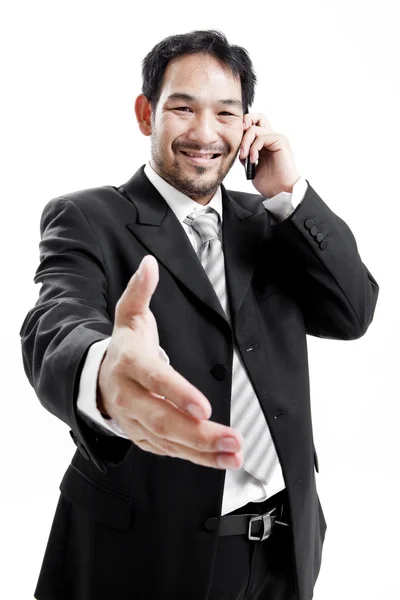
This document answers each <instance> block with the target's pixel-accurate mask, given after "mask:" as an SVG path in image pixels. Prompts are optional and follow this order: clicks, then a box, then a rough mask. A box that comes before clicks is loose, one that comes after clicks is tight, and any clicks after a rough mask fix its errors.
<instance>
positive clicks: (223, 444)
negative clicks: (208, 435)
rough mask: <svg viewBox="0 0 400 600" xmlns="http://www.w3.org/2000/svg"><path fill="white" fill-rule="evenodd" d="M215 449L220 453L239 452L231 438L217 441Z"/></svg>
mask: <svg viewBox="0 0 400 600" xmlns="http://www.w3.org/2000/svg"><path fill="white" fill-rule="evenodd" d="M217 449H218V450H220V451H221V452H224V451H225V452H237V451H238V450H239V444H238V442H237V440H236V439H235V438H233V437H227V438H222V440H219V441H218V444H217Z"/></svg>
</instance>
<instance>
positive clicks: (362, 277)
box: [20, 31, 379, 600]
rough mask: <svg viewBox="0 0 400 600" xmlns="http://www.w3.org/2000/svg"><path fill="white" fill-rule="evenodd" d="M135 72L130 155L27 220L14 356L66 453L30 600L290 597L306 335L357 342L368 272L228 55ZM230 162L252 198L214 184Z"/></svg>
mask: <svg viewBox="0 0 400 600" xmlns="http://www.w3.org/2000/svg"><path fill="white" fill-rule="evenodd" d="M142 76H143V87H142V93H141V94H140V95H139V96H138V97H137V99H136V102H135V113H136V118H137V122H138V126H139V129H140V131H141V133H142V134H143V135H146V136H149V137H150V141H151V152H150V158H149V160H148V162H147V163H146V164H145V165H143V166H142V167H140V168H139V170H138V171H137V172H136V173H135V174H134V175H133V176H132V177H131V179H129V181H128V182H127V183H125V184H123V185H120V186H103V187H95V188H91V189H86V190H82V191H78V192H74V193H68V194H66V195H64V196H60V197H58V198H55V199H52V200H50V201H49V202H48V203H47V204H46V205H45V207H44V209H43V213H42V217H41V223H40V230H41V241H40V264H39V266H38V268H37V271H36V274H35V277H34V281H35V282H37V283H42V287H41V289H40V292H39V298H38V300H37V302H36V304H35V306H34V307H33V308H32V309H31V310H29V312H28V314H27V315H26V317H25V319H24V322H23V324H22V326H21V330H20V336H21V343H22V355H23V363H24V369H25V372H26V375H27V377H28V379H29V382H30V383H31V385H32V386H33V388H34V390H35V393H36V395H37V396H38V398H39V400H40V401H41V403H42V404H43V405H44V406H45V408H46V409H47V410H49V411H50V412H51V413H53V414H54V415H55V416H57V417H58V418H60V419H62V420H63V421H64V422H65V423H66V424H67V425H68V427H69V430H70V432H69V433H70V434H71V437H72V439H73V441H74V443H75V444H76V446H77V450H76V452H75V455H74V456H73V458H72V461H71V464H70V465H69V466H68V468H67V470H66V472H65V475H64V477H63V479H62V482H61V484H60V490H61V494H60V497H59V501H58V505H57V508H56V512H55V516H54V521H53V525H52V528H51V532H50V536H49V540H48V544H47V548H46V551H45V555H44V559H43V564H42V568H41V571H40V575H39V580H38V583H37V587H36V591H35V597H36V598H37V599H38V600H106V599H107V600H109V599H110V598H115V599H118V600H145V599H146V600H160V599H161V598H163V599H164V598H165V599H171V600H189V599H190V600H244V599H245V600H310V599H311V598H312V597H313V590H314V585H315V581H316V579H317V577H318V574H319V570H320V565H321V557H322V547H323V543H324V538H325V532H326V521H325V518H324V514H323V511H322V507H321V504H320V501H319V498H318V494H317V490H316V472H318V458H317V453H316V450H315V447H314V441H313V431H312V419H311V411H310V388H309V372H308V362H307V344H306V335H307V334H308V335H313V336H317V337H320V338H330V339H340V340H353V339H357V338H360V337H361V336H362V335H364V334H365V332H366V331H367V329H368V327H369V325H370V323H371V321H372V319H373V315H374V311H375V306H376V302H377V298H378V292H379V288H378V284H377V282H376V281H375V279H374V278H373V276H372V275H371V273H370V272H369V271H368V269H367V268H366V266H365V265H364V264H363V262H362V260H361V258H360V255H359V253H358V249H357V245H356V241H355V239H354V236H353V234H352V232H351V230H350V229H349V227H348V226H347V224H346V223H345V222H344V221H343V220H342V219H341V218H340V217H339V216H337V215H336V214H335V213H334V212H333V211H332V210H331V209H330V208H329V207H328V206H327V205H326V204H325V203H324V201H323V200H322V198H321V197H320V196H319V195H318V193H317V192H316V191H315V190H314V189H313V187H312V186H311V185H310V183H309V182H308V181H307V180H305V179H304V178H303V177H302V176H301V174H300V173H299V171H298V169H297V166H296V162H295V158H294V156H293V153H292V150H291V147H290V144H289V141H288V139H287V137H286V136H284V135H282V134H280V133H276V132H275V131H274V130H273V128H272V126H271V123H270V122H269V120H268V119H267V117H266V116H265V115H264V114H262V113H253V112H251V110H250V107H251V106H252V103H253V100H254V88H255V83H256V76H255V74H254V71H253V66H252V63H251V60H250V58H249V56H248V53H247V52H246V51H245V50H244V49H243V48H241V47H239V46H235V45H230V44H229V43H228V41H227V40H226V38H225V36H224V35H223V34H222V33H221V32H218V31H193V32H190V33H188V34H183V35H176V36H171V37H169V38H166V39H164V40H162V41H161V42H160V43H159V44H157V45H156V46H155V47H154V48H153V49H152V50H151V52H149V53H148V54H147V56H146V57H145V58H144V60H143V64H142ZM248 157H249V158H250V162H251V164H253V165H255V177H254V179H253V185H254V188H255V190H254V193H243V192H237V191H230V190H227V189H226V188H225V187H224V185H223V180H224V178H225V177H226V175H227V173H228V172H229V170H230V169H231V167H232V166H233V164H234V163H235V161H236V160H237V159H238V160H239V161H240V162H241V163H242V165H243V166H245V161H246V159H247V158H248ZM243 177H245V170H244V169H243ZM51 451H52V452H56V449H55V448H52V449H51ZM338 576H340V574H339V575H338Z"/></svg>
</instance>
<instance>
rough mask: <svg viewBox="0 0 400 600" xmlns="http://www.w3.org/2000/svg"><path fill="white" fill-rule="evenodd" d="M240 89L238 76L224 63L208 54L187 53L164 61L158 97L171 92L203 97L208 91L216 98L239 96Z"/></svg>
mask: <svg viewBox="0 0 400 600" xmlns="http://www.w3.org/2000/svg"><path fill="white" fill-rule="evenodd" d="M241 89H242V86H241V82H240V79H239V77H237V78H236V77H235V76H234V74H233V73H232V71H231V70H230V68H229V67H228V66H227V65H225V64H223V63H221V62H219V61H218V60H217V59H216V58H214V57H213V56H210V55H208V54H190V55H186V56H180V57H179V58H175V59H173V60H172V61H171V62H170V63H168V66H167V68H166V70H165V73H164V78H163V85H162V89H161V97H160V100H161V101H164V100H165V99H166V98H167V97H168V96H169V95H170V94H172V93H175V92H187V93H191V94H193V95H195V96H197V97H199V98H200V99H204V100H205V99H206V98H208V99H209V98H210V95H212V97H215V98H216V99H217V98H222V97H224V96H226V95H228V96H229V97H232V98H236V99H237V100H241V99H242V92H241ZM228 96H226V97H228Z"/></svg>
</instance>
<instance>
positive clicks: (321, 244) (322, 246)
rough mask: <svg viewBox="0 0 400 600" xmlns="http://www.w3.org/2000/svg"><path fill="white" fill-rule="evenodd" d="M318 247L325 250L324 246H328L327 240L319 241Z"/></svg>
mask: <svg viewBox="0 0 400 600" xmlns="http://www.w3.org/2000/svg"><path fill="white" fill-rule="evenodd" d="M319 247H320V248H321V250H325V248H327V247H328V240H324V241H323V242H321V243H320V245H319Z"/></svg>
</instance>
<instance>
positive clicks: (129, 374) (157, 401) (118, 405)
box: [98, 255, 243, 469]
mask: <svg viewBox="0 0 400 600" xmlns="http://www.w3.org/2000/svg"><path fill="white" fill-rule="evenodd" d="M157 284H158V263H157V261H156V259H155V258H154V257H153V256H151V255H150V256H149V255H148V256H145V258H144V259H143V260H142V263H141V276H140V277H139V276H138V271H137V272H136V273H135V274H134V275H133V276H132V277H131V279H130V281H129V282H128V285H127V287H126V289H125V290H124V292H123V294H122V296H121V297H120V298H119V300H118V302H117V305H116V309H115V323H114V329H113V332H112V336H111V340H110V343H109V345H108V348H107V351H106V353H105V358H104V360H103V362H102V364H101V367H100V373H99V386H98V387H99V391H100V395H99V398H98V407H99V408H100V410H101V411H102V412H105V413H106V414H108V415H109V416H111V417H112V418H113V419H114V420H115V421H116V422H117V423H118V424H119V425H120V427H121V428H122V429H123V431H124V432H125V433H126V435H127V436H128V437H129V438H130V439H131V440H132V441H133V442H134V443H135V444H136V445H137V446H139V448H141V449H142V450H147V451H148V452H152V453H154V454H160V455H164V456H165V455H167V456H172V457H174V458H182V459H186V460H189V461H191V462H193V463H197V464H199V465H204V466H207V467H214V468H223V469H226V468H233V469H237V468H239V467H240V466H241V465H242V463H243V456H242V453H241V452H240V450H241V448H242V446H243V437H242V436H241V434H240V433H239V432H237V431H235V430H233V429H231V428H230V427H228V426H226V425H222V424H220V423H215V422H213V421H209V420H208V419H209V418H210V416H211V406H210V403H209V401H208V400H207V398H206V397H205V396H204V395H203V394H202V393H201V392H200V390H198V389H197V388H196V387H195V386H194V385H192V384H191V383H190V382H189V381H187V379H185V378H184V377H182V375H180V373H178V372H177V371H176V370H175V369H174V368H173V367H172V366H171V365H169V364H168V363H167V362H165V361H164V360H162V358H160V355H159V337H158V328H157V323H156V320H155V318H154V315H153V313H152V312H151V311H150V309H149V304H150V300H151V297H152V295H153V293H154V291H155V289H156V286H157ZM188 335H190V332H188ZM193 343H196V340H193ZM190 404H194V405H195V406H196V408H197V410H198V413H199V414H200V416H199V417H198V418H197V417H195V416H192V415H191V414H189V412H188V407H189V405H190ZM226 436H228V438H233V441H234V442H235V443H236V447H235V448H232V449H231V451H230V452H222V456H224V457H225V458H230V459H231V460H232V464H231V465H227V464H225V465H223V464H220V463H218V462H217V460H218V458H219V457H220V456H221V450H222V448H219V441H220V440H221V439H223V438H225V437H226Z"/></svg>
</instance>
